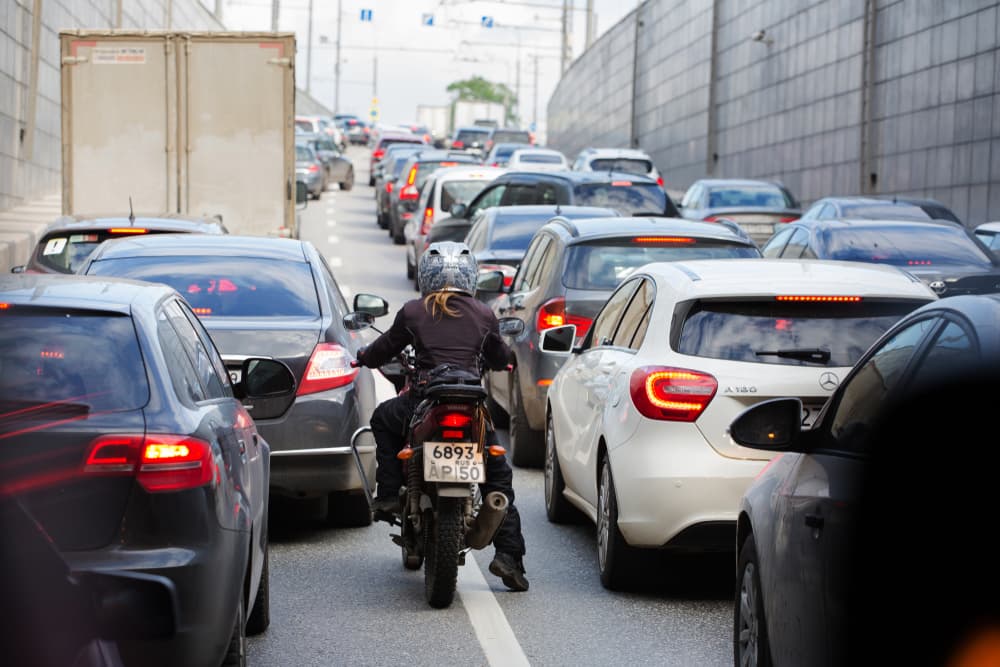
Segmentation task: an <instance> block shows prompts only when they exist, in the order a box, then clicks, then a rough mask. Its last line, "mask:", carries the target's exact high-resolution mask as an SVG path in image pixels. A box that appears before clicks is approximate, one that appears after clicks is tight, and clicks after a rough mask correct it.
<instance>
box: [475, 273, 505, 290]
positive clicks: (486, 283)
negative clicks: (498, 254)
mask: <svg viewBox="0 0 1000 667" xmlns="http://www.w3.org/2000/svg"><path fill="white" fill-rule="evenodd" d="M503 278H504V276H503V272H502V271H483V272H482V273H480V274H479V275H478V276H477V277H476V291H477V292H502V291H503Z"/></svg>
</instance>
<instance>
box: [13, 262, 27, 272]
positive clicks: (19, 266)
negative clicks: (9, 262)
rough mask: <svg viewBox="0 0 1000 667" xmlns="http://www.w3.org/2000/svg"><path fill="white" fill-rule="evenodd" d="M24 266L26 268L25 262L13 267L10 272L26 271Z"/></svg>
mask: <svg viewBox="0 0 1000 667" xmlns="http://www.w3.org/2000/svg"><path fill="white" fill-rule="evenodd" d="M24 268H25V267H24V264H20V265H18V266H14V267H11V269H10V272H11V273H24Z"/></svg>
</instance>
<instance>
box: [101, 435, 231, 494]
mask: <svg viewBox="0 0 1000 667" xmlns="http://www.w3.org/2000/svg"><path fill="white" fill-rule="evenodd" d="M83 471H84V472H85V473H87V474H97V475H134V476H135V478H136V481H138V482H139V484H141V485H142V487H143V488H144V489H146V491H149V492H150V493H163V492H168V491H183V490H185V489H196V488H198V487H200V486H205V485H206V484H211V483H212V482H213V481H217V480H218V472H219V471H218V469H217V467H216V463H215V457H214V456H213V455H212V445H210V444H209V443H207V442H205V441H204V440H201V439H200V438H193V437H191V436H187V435H173V434H168V433H150V434H147V435H144V436H143V435H132V434H124V435H103V436H101V437H99V438H97V439H96V440H94V441H93V442H92V443H91V445H90V451H89V452H88V453H87V459H86V462H85V463H84V466H83Z"/></svg>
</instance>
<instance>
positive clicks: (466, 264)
mask: <svg viewBox="0 0 1000 667" xmlns="http://www.w3.org/2000/svg"><path fill="white" fill-rule="evenodd" d="M478 274H479V269H478V267H477V266H476V258H475V257H473V256H472V251H471V250H469V246H467V245H465V244H464V243H457V242H455V241H439V242H437V243H432V244H430V245H429V246H427V249H426V250H424V254H422V255H421V256H420V265H419V266H418V267H417V282H418V283H419V284H420V293H421V294H422V295H424V296H427V295H428V294H430V293H431V292H441V291H449V292H465V293H466V294H468V295H469V296H475V294H476V278H477V276H478Z"/></svg>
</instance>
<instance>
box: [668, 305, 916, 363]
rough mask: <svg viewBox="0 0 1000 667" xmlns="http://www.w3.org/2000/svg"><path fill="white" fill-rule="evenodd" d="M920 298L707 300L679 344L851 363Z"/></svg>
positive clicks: (751, 356)
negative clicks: (847, 301)
mask: <svg viewBox="0 0 1000 667" xmlns="http://www.w3.org/2000/svg"><path fill="white" fill-rule="evenodd" d="M922 303H924V302H922V301H912V300H871V301H869V300H863V301H861V302H858V303H844V302H836V303H823V304H818V303H802V302H779V301H776V300H774V299H768V300H766V301H747V300H742V299H741V300H704V301H699V302H696V303H694V304H692V306H691V309H690V310H689V311H688V313H687V315H686V316H685V317H684V322H683V325H682V326H681V329H680V334H679V337H678V340H677V343H676V349H677V351H678V352H679V353H681V354H689V355H692V356H697V357H708V358H710V359H726V360H730V361H749V362H756V363H761V364H783V365H790V366H853V365H854V363H855V362H856V361H857V360H858V359H859V358H860V357H861V355H862V354H863V353H864V352H865V350H867V349H868V348H869V347H870V346H871V345H872V343H874V342H875V340H876V339H877V338H878V337H879V336H881V335H882V334H883V333H884V332H885V331H886V329H888V328H889V327H890V326H892V325H893V324H894V323H895V322H897V321H898V320H899V319H900V318H901V317H903V316H904V315H906V314H907V313H909V312H910V311H911V310H913V309H914V308H916V307H917V306H920V305H921V304H922Z"/></svg>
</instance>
